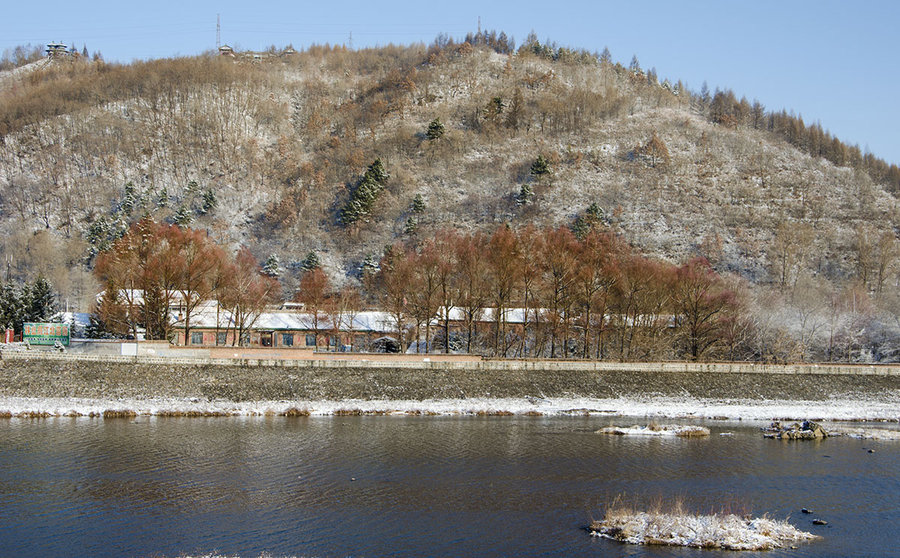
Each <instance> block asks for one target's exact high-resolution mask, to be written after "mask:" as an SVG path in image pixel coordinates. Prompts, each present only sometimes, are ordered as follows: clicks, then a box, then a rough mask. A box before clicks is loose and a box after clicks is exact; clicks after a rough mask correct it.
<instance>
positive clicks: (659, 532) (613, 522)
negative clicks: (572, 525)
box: [589, 497, 818, 550]
mask: <svg viewBox="0 0 900 558" xmlns="http://www.w3.org/2000/svg"><path fill="white" fill-rule="evenodd" d="M589 529H590V531H591V534H592V535H593V536H599V537H604V538H608V539H611V540H615V541H620V542H624V543H629V544H648V545H649V544H653V545H669V546H688V547H693V548H711V549H722V550H771V549H773V548H782V547H784V546H786V545H789V544H792V543H798V542H808V541H811V540H814V539H816V538H818V537H817V536H816V535H813V534H811V533H807V532H804V531H800V530H799V529H797V528H796V527H794V526H793V525H791V524H790V523H788V522H787V521H778V520H774V519H769V518H768V517H767V516H766V515H763V516H762V517H757V518H754V517H752V516H750V515H749V514H742V515H737V514H734V513H726V512H725V511H723V512H720V513H712V514H709V515H702V514H693V513H689V512H687V511H685V509H684V502H683V500H681V499H680V498H678V499H675V500H674V501H673V502H671V503H670V504H669V505H664V504H663V503H662V502H657V503H656V504H655V505H653V506H650V507H649V509H648V511H639V510H637V509H635V508H634V507H633V506H631V505H627V504H623V503H622V499H621V498H620V497H617V498H616V499H615V500H614V501H613V503H612V504H611V505H610V506H607V509H606V514H605V515H604V517H603V519H599V520H594V521H592V522H591V525H590V528H589Z"/></svg>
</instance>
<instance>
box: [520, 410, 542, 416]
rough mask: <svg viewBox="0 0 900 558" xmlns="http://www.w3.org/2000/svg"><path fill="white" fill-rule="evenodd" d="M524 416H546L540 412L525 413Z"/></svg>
mask: <svg viewBox="0 0 900 558" xmlns="http://www.w3.org/2000/svg"><path fill="white" fill-rule="evenodd" d="M522 415H523V416H526V417H542V416H544V413H542V412H540V411H525V412H524V413H522Z"/></svg>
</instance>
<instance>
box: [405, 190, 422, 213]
mask: <svg viewBox="0 0 900 558" xmlns="http://www.w3.org/2000/svg"><path fill="white" fill-rule="evenodd" d="M409 209H410V211H412V212H413V213H424V212H425V198H423V197H422V194H416V197H414V198H413V201H412V203H411V204H410V205H409Z"/></svg>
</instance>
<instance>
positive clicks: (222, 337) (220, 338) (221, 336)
mask: <svg viewBox="0 0 900 558" xmlns="http://www.w3.org/2000/svg"><path fill="white" fill-rule="evenodd" d="M227 344H228V334H227V333H225V332H224V331H220V332H219V333H217V334H216V345H227Z"/></svg>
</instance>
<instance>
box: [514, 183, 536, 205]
mask: <svg viewBox="0 0 900 558" xmlns="http://www.w3.org/2000/svg"><path fill="white" fill-rule="evenodd" d="M532 199H534V190H533V189H532V188H531V184H528V183H525V184H522V187H521V188H520V189H519V195H518V196H516V205H526V204H529V203H531V200H532Z"/></svg>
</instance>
